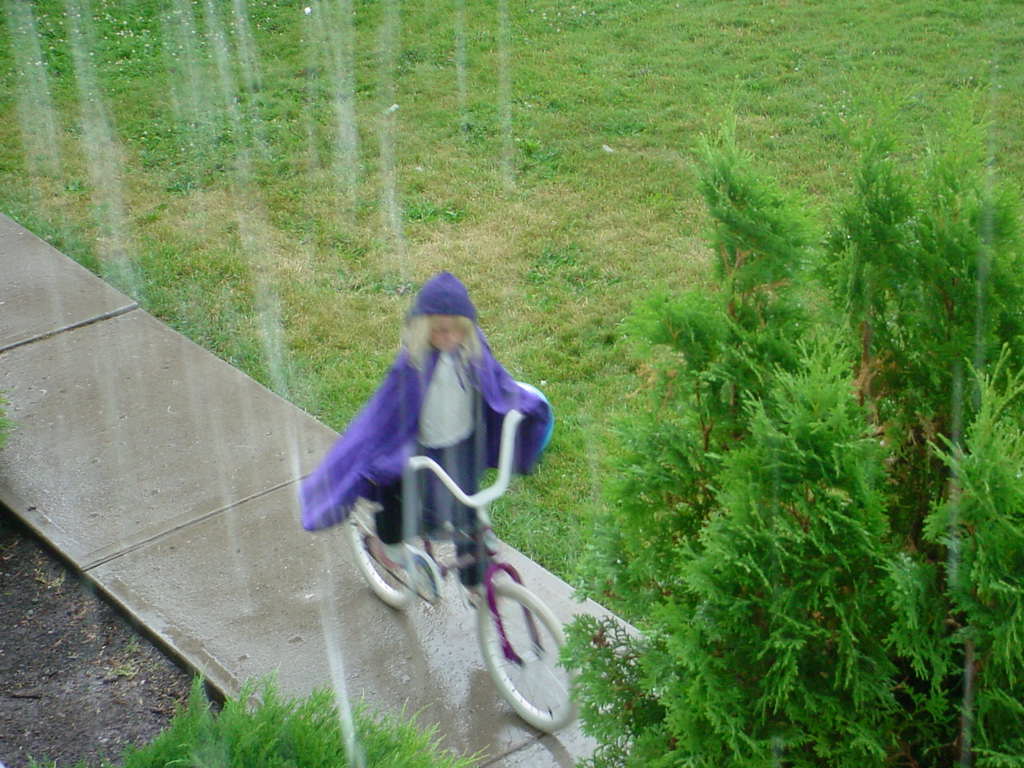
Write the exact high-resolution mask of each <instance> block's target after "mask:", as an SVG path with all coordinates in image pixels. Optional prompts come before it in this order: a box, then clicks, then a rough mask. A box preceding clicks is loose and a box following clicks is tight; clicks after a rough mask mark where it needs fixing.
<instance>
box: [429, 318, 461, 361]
mask: <svg viewBox="0 0 1024 768" xmlns="http://www.w3.org/2000/svg"><path fill="white" fill-rule="evenodd" d="M465 340H466V331H465V328H464V326H463V323H462V321H461V320H460V318H458V317H457V316H455V315H431V316H430V343H431V344H432V345H433V346H434V347H436V348H437V349H439V350H441V351H442V352H454V351H455V350H456V349H458V348H459V345H461V344H462V342H463V341H465Z"/></svg>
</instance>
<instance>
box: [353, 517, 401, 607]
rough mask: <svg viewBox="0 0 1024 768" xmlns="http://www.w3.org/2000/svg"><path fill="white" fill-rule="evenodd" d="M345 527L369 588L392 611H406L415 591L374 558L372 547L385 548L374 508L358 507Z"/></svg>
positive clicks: (360, 570)
mask: <svg viewBox="0 0 1024 768" xmlns="http://www.w3.org/2000/svg"><path fill="white" fill-rule="evenodd" d="M345 528H346V533H347V534H348V540H349V544H350V545H351V547H352V554H353V556H354V558H355V561H356V567H357V568H358V569H359V572H360V573H362V574H363V578H365V579H366V583H367V584H369V585H370V589H372V590H373V593H374V594H375V595H377V597H379V598H380V599H381V600H383V601H384V602H385V603H387V604H388V605H390V606H391V607H392V608H395V609H397V610H402V609H403V608H405V607H406V606H407V605H408V604H409V601H410V600H412V590H410V589H409V587H407V586H406V585H405V584H404V583H403V582H402V581H401V580H400V579H399V578H398V576H397V575H396V574H395V573H393V572H392V571H391V570H389V569H388V568H387V567H385V566H384V564H383V563H382V562H381V561H380V560H378V559H377V557H375V556H374V552H373V548H374V547H380V546H382V545H381V541H380V539H378V538H377V528H376V525H375V524H374V520H373V511H372V508H371V507H370V506H369V505H366V504H357V505H356V507H355V509H353V510H352V513H351V514H350V515H349V518H348V520H347V521H346V522H345Z"/></svg>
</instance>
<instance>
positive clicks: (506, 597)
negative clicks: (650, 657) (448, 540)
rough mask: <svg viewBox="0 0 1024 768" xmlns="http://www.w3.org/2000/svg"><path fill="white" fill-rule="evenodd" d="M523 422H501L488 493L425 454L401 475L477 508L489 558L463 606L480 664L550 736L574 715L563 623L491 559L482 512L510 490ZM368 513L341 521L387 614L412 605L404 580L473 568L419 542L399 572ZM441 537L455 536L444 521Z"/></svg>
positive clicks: (514, 418) (429, 542)
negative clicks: (470, 615) (434, 483)
mask: <svg viewBox="0 0 1024 768" xmlns="http://www.w3.org/2000/svg"><path fill="white" fill-rule="evenodd" d="M522 419H523V415H522V414H521V413H520V412H519V411H516V410H512V411H509V413H508V414H507V415H506V416H505V420H504V423H503V424H502V431H501V449H500V452H499V460H498V475H497V478H496V480H495V482H494V483H493V484H492V485H491V486H490V487H488V488H485V489H483V490H481V491H478V492H477V493H475V494H473V495H472V496H468V495H466V493H464V492H463V490H462V489H461V488H460V487H459V486H458V484H457V483H456V482H455V481H454V480H453V479H452V478H451V477H450V476H449V475H448V473H447V472H445V471H444V469H442V468H441V466H440V465H439V464H437V462H435V461H434V460H433V459H431V458H429V457H427V456H413V457H412V458H410V459H409V461H408V464H407V475H406V477H407V478H411V477H412V476H413V475H414V474H415V473H416V472H419V471H430V472H433V473H434V474H435V475H437V477H438V478H439V479H440V481H441V482H442V483H443V484H444V485H445V487H447V488H448V490H449V491H451V493H452V495H453V496H454V497H455V498H456V499H457V500H458V501H460V502H461V503H463V504H465V505H466V506H469V507H474V508H475V509H476V510H477V535H478V536H479V537H480V540H481V541H482V542H483V543H484V545H485V546H486V549H487V552H488V555H489V556H490V558H491V559H490V563H489V565H488V567H487V570H486V572H485V574H484V576H483V581H482V590H481V592H480V593H476V594H473V593H470V599H469V602H470V605H472V606H473V607H474V608H475V609H476V616H477V621H476V626H477V639H478V642H479V646H480V652H481V654H482V656H483V659H484V664H485V666H486V667H487V671H488V672H489V673H490V676H491V679H492V680H493V681H494V684H495V686H496V687H497V689H498V692H499V693H500V694H501V696H502V698H504V699H505V701H507V702H508V703H509V704H510V705H511V706H512V708H513V709H514V710H515V711H516V713H517V714H518V715H519V716H520V717H521V718H522V719H523V720H525V721H526V722H527V723H529V724H530V725H532V726H534V727H535V728H537V729H539V730H541V731H545V732H547V733H553V732H554V731H557V730H559V729H560V728H563V727H565V726H566V725H568V724H569V723H570V722H572V721H573V719H575V717H576V707H575V704H574V703H573V701H572V697H571V695H570V691H571V683H572V681H571V677H570V675H569V673H568V672H567V671H566V670H565V669H563V668H562V667H561V666H559V652H560V650H561V648H562V645H564V643H565V635H564V633H563V631H562V625H561V623H560V622H559V621H558V619H557V618H555V615H554V613H552V611H551V609H550V608H548V607H547V606H546V605H545V604H544V603H543V602H542V601H541V600H540V598H538V597H537V596H536V595H535V594H533V593H532V592H530V591H529V590H528V589H527V588H526V587H525V586H523V583H522V578H521V577H520V576H519V574H518V572H517V571H516V569H515V568H514V567H513V566H512V565H510V564H508V563H505V562H501V561H499V560H498V559H496V557H495V556H496V554H497V548H496V546H495V544H496V539H494V537H493V533H492V532H491V524H490V518H489V516H488V514H487V507H488V505H489V504H490V503H491V502H492V501H494V500H495V499H497V498H498V497H500V496H501V495H502V494H504V493H505V491H506V490H507V488H508V483H509V478H510V476H511V465H512V449H513V446H514V444H515V437H516V430H517V429H518V426H519V423H520V421H522ZM405 487H407V488H408V487H410V485H408V484H407V485H406V486H405ZM373 513H374V508H373V506H372V505H370V504H367V503H362V504H357V505H356V508H355V509H354V510H353V512H352V514H351V515H350V516H349V519H348V521H347V522H346V527H347V529H348V533H349V536H348V538H349V542H350V544H351V546H352V551H353V553H354V555H355V561H356V565H357V567H358V568H359V571H360V572H361V573H362V574H363V576H364V577H365V578H366V581H367V582H368V584H369V585H370V588H371V590H372V591H373V592H374V594H376V595H377V597H379V598H380V599H381V600H382V601H383V602H385V603H386V604H387V605H389V606H391V607H392V608H395V609H397V610H403V609H405V608H406V607H407V606H408V605H409V603H410V602H411V600H412V597H413V593H414V589H413V587H412V586H410V584H409V581H411V580H414V579H415V577H416V571H421V572H422V574H421V575H422V576H426V575H427V574H426V571H430V570H433V572H434V573H433V577H432V578H426V579H422V581H424V582H426V583H433V584H442V583H443V582H444V580H445V579H446V578H447V576H448V575H449V574H450V573H451V572H452V571H457V570H458V569H459V567H462V566H466V565H470V564H472V561H470V562H467V561H466V560H465V559H463V560H457V559H455V557H454V555H452V556H448V557H446V556H443V555H441V554H440V553H439V552H437V551H436V550H435V544H437V543H439V542H440V541H441V540H440V539H435V538H433V537H421V539H422V541H423V548H422V549H420V548H418V547H415V546H412V545H410V544H407V545H406V546H407V548H408V554H409V557H408V559H407V564H411V568H409V567H406V568H404V569H403V568H400V567H398V565H397V564H396V563H394V562H391V561H390V560H389V559H388V558H387V557H386V555H385V554H384V552H383V548H382V547H383V545H382V543H381V542H380V539H378V538H377V534H376V528H375V525H374V515H373ZM446 533H449V534H451V533H453V531H452V530H451V528H450V523H449V524H448V530H447V531H446ZM470 557H472V556H470ZM410 574H411V575H412V578H410ZM499 576H507V577H508V578H498V577H499ZM419 596H420V597H423V598H424V599H426V600H428V601H430V602H434V601H435V600H436V599H440V597H441V595H440V592H439V591H438V592H437V593H436V594H420V595H419ZM474 598H475V600H474Z"/></svg>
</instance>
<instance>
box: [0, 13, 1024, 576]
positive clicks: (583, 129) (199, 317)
mask: <svg viewBox="0 0 1024 768" xmlns="http://www.w3.org/2000/svg"><path fill="white" fill-rule="evenodd" d="M307 3H308V4H309V5H308V7H309V13H306V12H305V6H306V4H307ZM2 7H3V15H4V22H5V23H4V24H3V25H0V40H2V44H0V211H3V212H4V213H6V214H7V215H9V216H11V217H12V218H14V219H16V220H17V221H19V222H21V223H22V224H24V225H25V226H27V227H28V228H30V229H32V230H33V231H34V232H36V233H37V234H39V235H40V236H42V237H44V238H46V239H48V240H49V241H51V242H52V243H53V244H54V245H56V246H57V247H58V248H60V249H61V250H63V251H64V252H65V253H67V254H68V255H70V256H72V257H74V258H75V259H77V260H79V261H81V262H82V263H83V264H85V265H87V266H88V267H90V268H91V269H93V270H95V271H96V272H97V273H98V274H100V275H102V276H104V277H105V278H106V279H108V280H110V281H111V282H113V283H114V284H115V285H117V286H118V287H120V288H121V289H122V290H124V291H126V292H127V293H129V294H131V295H132V296H133V297H135V298H137V299H138V300H139V301H140V302H141V303H142V305H143V306H144V307H145V308H146V309H148V310H149V311H151V312H153V313H154V314H156V315H157V316H158V317H160V318H162V319H163V320H165V321H166V322H168V323H169V324H170V325H172V326H173V327H175V328H176V329H178V330H180V331H181V332H183V333H185V334H186V335H188V336H189V337H191V338H192V339H194V340H195V341H197V342H198V343H200V344H202V345H203V346H205V347H206V348H208V349H210V350H211V351H212V352H214V353H215V354H217V355H219V356H220V357H222V358H224V359H225V360H228V361H229V362H231V363H232V364H234V365H237V366H238V367H240V368H241V369H243V370H244V371H246V372H247V373H249V374H250V375H252V376H254V377H255V378H256V379H258V380H260V381H261V382H263V383H265V384H267V385H268V386H270V387H271V388H273V389H274V390H276V391H278V392H280V393H281V394H283V395H284V396H286V397H288V398H289V399H291V400H292V401H293V402H295V403H296V404H297V405H298V406H300V407H302V408H304V409H305V410H307V411H309V412H310V413H312V414H313V415H315V416H317V417H318V418H320V419H321V420H323V421H324V422H325V423H327V424H328V425H330V426H332V427H334V428H336V429H339V430H340V429H342V428H343V427H344V426H345V424H346V423H347V421H348V420H349V419H350V418H351V417H352V416H353V415H354V413H355V411H356V410H357V409H358V408H359V406H360V405H361V404H362V402H363V401H364V400H365V398H366V397H367V396H368V395H369V394H370V393H371V392H372V391H373V389H374V388H375V386H376V384H377V382H378V381H379V380H380V378H381V377H382V375H383V374H384V372H385V370H386V367H387V365H388V363H389V362H390V360H391V358H392V357H393V355H394V352H395V350H396V348H397V338H398V330H399V324H400V322H401V319H402V317H403V315H404V312H405V310H406V309H407V307H408V305H409V301H410V299H411V293H412V291H414V290H415V288H416V286H418V284H420V283H421V282H422V281H423V280H424V279H425V278H427V277H429V276H430V275H431V274H432V273H434V272H435V271H437V270H440V269H450V270H452V271H454V272H456V273H457V274H458V275H459V276H460V277H461V278H462V279H463V280H464V281H465V282H466V283H467V285H468V286H469V288H470V291H471V294H472V295H473V297H474V299H475V301H476V303H477V305H478V307H479V309H480V322H481V325H482V326H483V328H484V330H485V331H486V332H487V334H488V335H489V338H490V340H491V343H492V346H493V348H494V350H495V352H496V354H497V356H498V357H499V359H501V360H502V361H504V362H505V363H506V365H507V367H508V368H509V369H510V371H511V372H512V373H513V375H515V376H516V377H517V378H521V379H524V380H527V381H530V382H531V383H534V384H536V385H538V386H540V387H541V388H542V389H544V390H545V392H546V393H547V395H548V397H549V398H550V399H551V401H552V402H553V404H554V406H555V409H556V412H557V416H558V429H557V431H556V436H555V439H554V441H553V442H552V444H551V447H550V449H549V454H548V456H547V458H546V460H545V462H544V463H543V464H542V466H541V468H540V470H539V471H538V472H537V473H536V474H535V475H534V476H533V477H531V478H530V479H528V480H526V481H524V482H520V483H519V484H517V486H516V490H515V491H514V493H513V494H512V495H511V496H510V497H509V498H508V499H506V500H505V501H504V502H503V503H502V504H501V506H500V508H499V509H498V510H496V518H497V520H498V524H499V530H500V532H501V533H502V534H503V535H504V537H505V538H506V540H508V541H509V542H510V543H512V544H513V545H515V546H517V547H520V548H521V549H523V550H524V551H525V552H527V553H528V554H530V555H532V556H533V557H535V558H536V559H538V560H539V561H540V562H542V563H543V564H544V565H546V566H548V567H549V568H550V569H552V570H554V571H555V572H557V573H559V574H561V575H563V576H565V577H567V578H570V579H571V578H572V575H573V571H574V566H575V564H576V561H577V557H578V554H579V552H580V548H581V544H580V542H581V541H585V540H586V537H587V531H588V521H589V519H590V518H591V516H592V514H593V512H594V510H595V509H597V508H599V506H600V505H602V504H603V503H604V502H603V499H602V487H603V483H604V480H603V478H604V477H605V474H604V473H606V472H609V471H612V472H613V471H615V469H614V467H613V466H611V467H610V466H609V460H608V448H609V446H611V445H614V441H615V425H616V423H618V421H619V420H620V419H623V418H629V413H630V409H631V408H632V407H635V403H636V402H637V400H636V398H637V397H638V395H637V394H636V393H637V392H638V390H639V389H640V388H641V385H642V383H643V381H644V379H645V371H646V369H645V367H644V364H643V360H642V355H640V354H639V353H638V352H637V351H636V350H635V349H634V348H633V347H632V346H631V344H630V343H629V342H628V341H627V340H626V339H625V338H624V334H623V330H622V320H623V319H624V318H625V317H626V316H628V314H629V312H630V310H631V307H633V306H634V304H635V303H636V302H637V301H638V300H640V299H642V298H643V297H644V296H646V295H647V294H648V293H649V292H651V291H652V290H655V289H668V290H672V289H676V288H682V287H686V286H692V285H699V284H701V283H702V281H703V280H704V279H705V272H706V269H707V263H708V258H709V255H710V254H709V253H708V251H707V248H706V247H705V245H704V240H703V237H702V235H703V231H704V227H705V225H706V223H707V220H706V216H705V213H704V210H703V207H702V204H701V202H700V199H699V193H698V191H697V189H696V188H695V174H694V170H693V167H692V150H693V148H694V146H695V145H696V143H697V142H698V140H699V139H700V137H701V135H702V134H715V133H716V132H717V131H718V129H719V127H720V126H721V125H722V124H723V123H725V122H729V121H734V123H735V126H736V134H737V137H738V141H739V143H740V145H741V146H743V147H745V148H747V149H749V150H750V151H751V152H753V153H754V154H755V155H756V156H757V157H758V159H759V161H760V162H761V163H762V164H767V165H768V166H769V167H771V168H773V169H774V170H775V172H776V173H777V175H778V176H779V178H780V180H781V181H782V182H783V184H785V185H786V186H789V187H792V188H795V189H799V190H801V191H803V192H805V193H807V194H808V195H809V196H810V197H811V199H814V200H820V201H825V200H834V199H836V198H837V197H839V196H841V195H842V193H843V192H844V190H846V189H847V188H848V185H849V180H850V174H851V163H852V162H853V159H854V158H855V156H856V151H855V147H854V146H853V142H855V140H856V137H857V136H858V133H859V130H860V128H861V127H862V126H863V125H865V124H866V123H868V122H870V121H873V120H875V119H882V118H884V119H889V120H891V119H896V120H898V121H899V122H900V123H901V124H902V125H903V128H904V131H905V136H904V139H905V143H904V146H907V147H910V148H911V151H916V152H921V151H924V150H925V147H926V145H927V142H928V139H929V137H930V136H934V135H937V134H940V133H941V132H942V131H943V130H944V126H945V124H946V122H947V120H948V117H949V115H950V114H952V113H954V112H957V111H962V110H965V109H966V110H971V111H973V112H974V113H975V114H976V115H977V116H978V118H979V119H984V120H987V121H989V124H990V130H989V136H990V150H991V154H992V157H993V160H994V164H995V166H996V167H997V168H998V169H999V170H1000V171H1001V172H1002V173H1004V174H1006V175H1009V176H1012V177H1015V178H1024V99H1022V98H1021V94H1022V93H1024V63H1022V55H1024V6H1022V5H1021V4H1020V3H1019V2H1016V0H1003V1H1002V2H1000V1H999V0H991V1H987V2H980V1H979V2H972V1H971V0H962V1H961V2H957V3H949V2H940V1H938V0H936V1H934V2H925V1H924V0H904V1H902V2H897V1H895V0H888V1H882V0H850V1H849V2H843V3H838V2H829V1H825V0H821V1H819V2H814V1H812V0H789V1H788V2H787V1H786V0H777V1H776V2H754V1H753V0H720V1H714V0H708V1H706V2H696V0H678V1H677V0H574V1H571V0H564V1H562V0H536V2H526V3H516V2H509V1H508V0H486V1H485V0H440V1H437V0H430V2H428V1H427V0H404V1H403V2H401V3H399V2H398V0H330V1H326V0H325V1H323V2H315V1H314V0H302V2H298V3H281V2H271V0H249V1H248V2H247V3H244V2H240V3H230V2H226V0H207V1H205V2H195V3H193V2H189V1H188V0H174V2H171V3H168V2H157V0H116V1H115V0H93V1H92V2H91V3H88V2H86V0H68V1H67V2H64V0H61V1H60V2H58V1H57V0H37V1H35V2H19V1H18V0H4V3H3V6H2ZM239 8H240V9H242V12H241V13H240V12H239V11H238V10H236V9H239ZM393 105H397V109H395V108H393ZM821 204H822V205H825V203H824V202H822V203H821Z"/></svg>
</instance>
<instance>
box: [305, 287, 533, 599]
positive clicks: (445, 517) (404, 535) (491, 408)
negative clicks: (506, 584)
mask: <svg viewBox="0 0 1024 768" xmlns="http://www.w3.org/2000/svg"><path fill="white" fill-rule="evenodd" d="M476 317H477V313H476V308H475V307H474V306H473V303H472V302H471V301H470V298H469V293H468V292H467V290H466V288H465V286H464V285H463V284H462V283H461V282H460V281H459V280H458V278H456V277H455V276H454V275H452V274H450V273H448V272H442V273H440V274H438V275H436V276H435V277H433V278H432V279H431V280H429V281H428V282H427V283H426V284H425V285H424V286H423V288H422V289H421V290H420V292H419V293H418V294H417V296H416V300H415V302H414V304H413V306H412V309H411V310H410V312H409V314H408V316H407V318H406V322H405V326H404V328H403V332H402V348H401V350H400V352H399V354H398V356H397V358H396V359H395V361H394V363H393V364H392V366H391V369H390V371H389V372H388V374H387V376H386V377H385V379H384V381H383V383H382V384H381V385H380V387H379V388H378V389H377V391H376V393H375V394H374V395H373V397H372V398H371V399H370V400H369V402H368V403H367V404H366V405H365V406H364V407H363V409H362V411H360V413H359V414H358V415H357V416H356V417H355V419H353V420H352V422H351V423H350V424H349V426H348V428H347V429H346V430H345V432H344V433H343V434H342V435H341V437H340V438H339V439H338V441H337V442H336V443H335V444H334V446H333V447H332V448H331V449H330V451H329V452H328V453H327V455H326V456H325V457H324V459H323V461H322V462H321V464H320V466H319V467H317V469H316V470H315V471H314V472H313V473H312V474H311V475H309V477H307V478H305V479H304V480H303V482H302V485H301V502H302V525H303V527H304V528H305V529H306V530H310V531H313V530H318V529H321V528H326V527H328V526H331V525H335V524H337V523H340V522H342V521H344V520H345V519H346V517H347V516H348V513H349V511H350V510H351V509H352V506H353V505H354V504H355V503H356V502H357V501H358V500H359V499H366V500H368V501H371V502H376V503H377V504H379V505H380V511H378V512H377V513H376V526H377V535H378V537H379V538H380V540H381V541H382V542H384V545H385V550H386V551H385V552H384V553H383V555H384V558H386V560H389V561H391V563H392V564H394V565H397V566H398V567H402V568H408V557H409V552H410V550H408V549H407V548H406V546H405V544H404V542H407V541H409V540H410V539H412V538H414V537H415V536H418V535H420V534H430V533H432V532H434V531H436V530H438V529H440V528H442V527H444V526H446V524H448V523H450V524H451V525H452V528H453V529H454V536H455V544H456V553H457V555H458V557H459V559H460V561H462V562H464V563H465V565H463V566H462V567H461V568H460V577H461V580H462V583H463V584H464V585H465V586H466V587H467V588H470V589H473V588H475V587H476V586H477V585H479V583H480V579H481V577H482V574H483V572H484V569H485V568H486V565H487V554H486V552H485V551H483V549H484V548H483V547H482V546H481V545H480V537H479V536H478V535H477V533H478V532H477V516H476V510H474V509H472V508H471V507H467V506H465V505H464V504H461V503H459V502H458V501H457V500H456V499H455V498H454V497H453V496H452V495H451V493H450V492H449V491H448V489H446V488H445V487H444V486H443V485H442V484H441V483H440V481H439V480H438V479H437V477H436V476H434V475H433V474H429V475H424V474H422V473H421V474H420V475H419V476H417V478H416V479H415V480H413V481H412V483H413V484H414V487H411V488H410V487H405V486H406V485H407V483H406V482H404V481H403V471H404V469H405V466H406V462H407V460H408V459H409V457H410V456H414V455H426V456H429V457H430V458H432V459H434V460H435V461H437V462H438V463H439V464H440V465H441V467H442V468H443V469H444V470H445V471H446V472H448V474H449V475H451V477H452V478H453V479H454V480H455V481H456V483H458V485H460V486H461V487H462V489H463V491H465V493H466V494H468V495H472V494H473V493H475V492H476V491H477V488H478V484H479V479H480V476H481V474H482V473H483V470H484V469H485V468H487V467H495V466H496V465H497V461H498V449H499V442H500V436H501V424H502V420H503V419H504V417H505V415H506V414H507V413H508V412H509V411H510V410H512V409H516V410H518V411H520V412H521V413H522V414H523V416H524V420H523V422H522V424H521V426H520V429H519V436H518V440H517V443H516V451H515V457H514V458H515V461H514V465H513V467H514V469H515V471H517V472H520V473H527V472H529V471H531V470H532V468H533V466H534V464H535V463H536V461H537V459H538V457H539V456H540V453H541V451H542V450H543V448H544V446H545V444H546V441H547V439H548V437H549V436H550V427H551V424H552V413H551V409H550V406H549V405H548V403H547V401H546V400H545V399H544V398H543V396H542V395H540V394H539V393H537V392H536V391H535V390H532V389H531V388H525V387H523V386H520V385H519V384H518V383H517V382H516V381H515V380H513V379H512V377H511V376H510V375H509V374H508V372H507V371H506V370H505V369H504V368H503V367H502V366H501V364H500V363H499V362H498V361H497V360H495V358H494V356H493V355H492V354H491V350H490V347H489V346H488V344H487V340H486V338H485V337H484V334H483V332H482V331H481V330H480V328H479V327H478V326H477V325H476ZM403 497H405V498H406V502H405V506H406V507H407V508H408V507H409V506H411V505H410V501H409V500H410V499H415V500H418V502H419V509H418V510H410V512H411V513H412V514H410V513H409V512H407V513H405V514H403Z"/></svg>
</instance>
